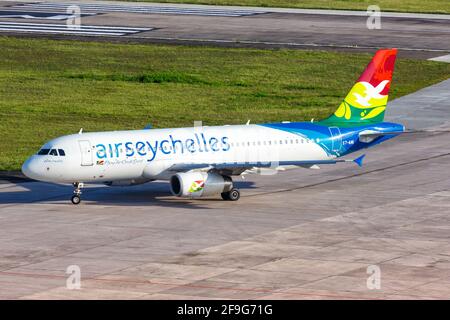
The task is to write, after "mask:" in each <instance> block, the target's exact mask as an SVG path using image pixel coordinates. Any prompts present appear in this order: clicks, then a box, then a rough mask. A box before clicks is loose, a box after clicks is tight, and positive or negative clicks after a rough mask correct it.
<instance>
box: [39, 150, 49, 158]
mask: <svg viewBox="0 0 450 320" xmlns="http://www.w3.org/2000/svg"><path fill="white" fill-rule="evenodd" d="M49 151H50V149H41V150H39V152H38V155H40V156H45V155H47V154H48V152H49Z"/></svg>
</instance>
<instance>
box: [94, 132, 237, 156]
mask: <svg viewBox="0 0 450 320" xmlns="http://www.w3.org/2000/svg"><path fill="white" fill-rule="evenodd" d="M95 147H96V150H97V158H98V159H113V158H119V157H120V155H121V150H122V147H124V148H125V155H126V156H127V157H132V156H135V155H136V156H142V157H144V156H149V158H148V161H153V160H154V159H155V158H156V157H157V155H158V152H161V153H163V154H166V155H168V154H176V153H177V152H179V153H184V152H189V153H196V152H218V151H228V150H230V143H229V142H228V137H221V138H216V137H208V136H205V134H204V133H199V134H198V133H195V134H194V135H193V137H192V138H188V139H183V140H179V139H175V138H174V137H173V136H172V135H169V137H168V138H167V139H163V140H154V141H136V142H132V141H126V142H119V143H112V144H111V143H108V144H102V143H99V144H97V145H96V146H95Z"/></svg>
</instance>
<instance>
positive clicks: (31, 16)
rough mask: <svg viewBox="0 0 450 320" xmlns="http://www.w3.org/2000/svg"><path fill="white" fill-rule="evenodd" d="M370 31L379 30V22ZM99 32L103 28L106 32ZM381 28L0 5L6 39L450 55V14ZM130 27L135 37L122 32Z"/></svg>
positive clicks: (234, 12)
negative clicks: (76, 20) (74, 24)
mask: <svg viewBox="0 0 450 320" xmlns="http://www.w3.org/2000/svg"><path fill="white" fill-rule="evenodd" d="M69 4H77V5H79V6H80V9H81V11H80V13H81V20H80V21H81V27H80V28H81V29H82V30H77V29H70V28H67V25H66V23H67V21H69V20H71V19H70V18H69V16H70V15H69V14H68V13H67V10H66V9H67V7H68V6H69ZM381 9H382V8H381ZM72 20H73V19H72ZM369 25H371V26H372V24H371V22H370V23H369ZM92 27H96V28H101V32H99V31H98V30H95V29H93V28H92ZM372 27H373V26H372ZM372 27H371V28H372ZM379 27H380V29H377V28H376V29H373V28H372V29H369V28H368V15H367V12H365V11H345V10H305V9H303V10H302V9H278V8H251V7H214V6H201V5H186V4H182V5H171V4H148V3H138V4H136V3H130V2H117V1H114V2H105V1H96V2H95V1H64V0H58V1H44V2H42V3H38V2H36V1H2V3H0V34H3V35H14V36H22V37H44V38H53V39H78V40H84V41H92V40H95V41H113V42H127V43H136V42H137V43H175V44H187V45H193V44H194V45H199V44H203V45H215V46H227V47H256V48H300V49H305V48H309V49H322V50H339V51H357V52H374V51H375V50H376V49H377V48H380V47H396V48H399V49H400V53H401V54H402V56H403V57H414V58H424V59H429V58H434V57H438V56H444V55H448V54H450V41H448V39H449V36H450V17H449V15H443V14H409V13H392V12H384V11H381V20H380V25H379ZM124 28H132V29H133V30H131V31H130V30H128V31H129V32H115V31H117V29H124Z"/></svg>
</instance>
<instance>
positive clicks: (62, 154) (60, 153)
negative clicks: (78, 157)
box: [58, 149, 66, 157]
mask: <svg viewBox="0 0 450 320" xmlns="http://www.w3.org/2000/svg"><path fill="white" fill-rule="evenodd" d="M58 153H59V155H60V156H61V157H64V156H65V155H66V153H65V152H64V150H63V149H58Z"/></svg>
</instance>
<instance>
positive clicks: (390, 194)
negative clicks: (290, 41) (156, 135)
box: [0, 80, 450, 299]
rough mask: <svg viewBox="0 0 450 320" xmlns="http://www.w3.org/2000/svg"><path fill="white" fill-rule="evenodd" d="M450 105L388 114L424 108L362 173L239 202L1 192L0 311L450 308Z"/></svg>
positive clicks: (316, 178)
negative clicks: (282, 304) (276, 303)
mask: <svg viewBox="0 0 450 320" xmlns="http://www.w3.org/2000/svg"><path fill="white" fill-rule="evenodd" d="M449 91H450V80H447V81H445V82H442V83H440V84H437V85H435V86H432V87H430V88H426V89H424V90H421V91H418V92H417V93H414V94H411V95H409V96H405V97H402V98H400V99H397V100H394V101H392V102H391V103H390V105H389V107H388V110H389V111H390V112H389V113H388V116H387V120H402V119H401V116H400V114H401V113H403V112H404V111H405V110H409V108H411V110H412V109H413V108H416V107H417V106H416V105H415V104H410V103H411V101H421V99H422V98H423V97H424V96H426V97H427V100H426V102H427V103H428V107H427V108H421V109H419V110H420V111H418V112H409V113H407V114H406V116H405V119H404V120H405V121H409V122H410V126H409V129H411V130H412V131H414V133H408V134H404V135H402V136H401V137H397V138H395V139H392V140H390V141H388V142H386V143H384V144H382V145H380V146H377V147H375V148H372V149H370V150H368V152H367V157H366V159H367V160H366V164H365V165H364V166H363V167H362V168H359V167H357V166H355V165H350V164H338V165H332V166H328V167H327V166H325V165H324V166H322V169H321V170H308V169H295V170H291V171H286V172H281V173H279V174H276V175H271V176H262V175H249V176H247V178H246V180H240V179H236V181H237V185H238V187H239V188H241V192H242V197H241V199H240V200H239V201H237V202H225V201H222V200H219V199H218V198H217V199H215V198H214V199H202V200H189V199H180V198H175V197H172V196H170V193H169V187H168V185H167V183H164V182H153V183H149V184H145V185H141V186H135V187H115V188H114V187H112V188H111V187H102V186H92V187H90V188H86V190H85V192H84V194H83V197H84V198H83V202H82V203H81V204H80V205H78V206H74V205H72V204H71V203H70V201H69V198H70V195H71V192H72V187H71V186H60V185H54V184H48V183H40V182H24V181H19V180H20V178H16V180H14V181H13V182H10V181H2V183H1V184H0V298H2V299H215V298H222V299H449V298H450V215H449V213H450V175H449V174H448V172H450V161H449V160H450V145H449V143H448V141H449V139H450V132H449V131H448V130H445V126H446V125H447V124H448V122H447V121H448V119H449V118H450V99H448V98H447V97H446V96H444V98H442V97H443V96H442V95H443V94H445V93H448V92H449ZM424 103H425V102H424ZM445 111H446V112H445ZM414 117H415V118H414ZM433 117H434V119H433ZM421 119H425V120H424V122H423V123H422V122H421ZM400 122H401V121H400ZM430 125H432V126H431V127H430ZM70 266H76V267H75V268H78V267H79V268H80V271H81V278H80V280H81V282H80V285H81V288H80V289H70V288H72V287H71V286H70V283H72V282H71V281H72V280H71V279H72V278H69V276H70V275H69V274H67V273H66V271H67V270H68V268H69V267H70ZM72 268H73V267H72ZM373 270H376V274H372V272H374V271H373ZM378 271H379V272H378ZM378 275H379V278H378ZM374 276H377V278H373V277H374ZM68 279H69V280H68ZM374 279H379V280H380V281H379V282H377V281H378V280H377V281H375V282H374ZM68 281H69V282H70V283H69V286H68V285H67V282H68ZM378 284H379V285H378Z"/></svg>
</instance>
